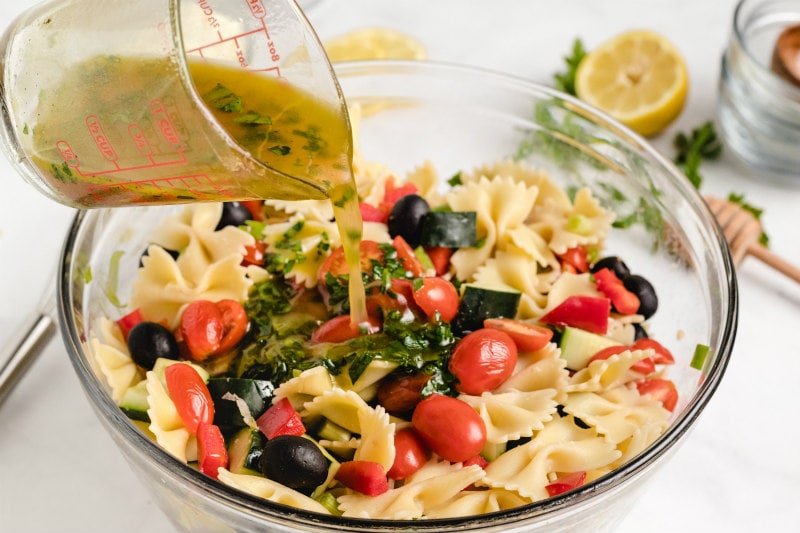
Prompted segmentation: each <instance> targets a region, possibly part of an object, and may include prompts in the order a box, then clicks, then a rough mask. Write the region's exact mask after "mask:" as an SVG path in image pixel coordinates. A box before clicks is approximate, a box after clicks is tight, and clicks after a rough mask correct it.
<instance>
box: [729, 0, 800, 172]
mask: <svg viewBox="0 0 800 533" xmlns="http://www.w3.org/2000/svg"><path fill="white" fill-rule="evenodd" d="M795 25H800V1H799V0H741V1H740V2H739V3H738V5H737V6H736V10H735V12H734V15H733V28H732V31H731V36H730V41H729V42H728V47H727V49H726V50H725V53H724V55H723V57H722V69H721V74H720V96H719V104H718V105H719V122H720V129H721V132H722V134H723V136H724V138H725V140H726V142H727V148H729V149H730V150H731V151H732V152H733V153H735V154H736V155H737V156H739V157H740V158H741V159H742V160H743V161H744V162H745V163H747V164H748V165H750V166H752V167H754V168H755V169H757V170H758V171H759V174H758V176H759V177H768V178H773V179H776V180H778V181H782V182H785V183H790V184H795V185H800V87H798V86H796V85H793V84H792V83H791V82H789V81H787V80H785V79H784V78H782V77H781V76H779V75H778V74H776V73H775V72H774V71H773V69H772V67H771V64H772V60H773V53H774V49H775V44H776V41H777V39H778V36H779V35H780V34H781V32H783V31H784V30H786V29H787V28H789V27H791V26H795Z"/></svg>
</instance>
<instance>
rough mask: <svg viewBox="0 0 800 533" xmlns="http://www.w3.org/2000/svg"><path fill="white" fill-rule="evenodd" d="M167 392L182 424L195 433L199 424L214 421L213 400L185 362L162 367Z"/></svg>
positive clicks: (193, 370) (201, 380) (200, 380)
mask: <svg viewBox="0 0 800 533" xmlns="http://www.w3.org/2000/svg"><path fill="white" fill-rule="evenodd" d="M164 380H165V381H166V384H167V392H169V397H170V398H171V399H172V403H174V404H175V410H176V411H177V412H178V416H179V417H180V419H181V421H182V422H183V425H184V426H186V429H187V430H189V433H192V434H196V433H197V428H198V426H200V425H201V424H212V423H213V422H214V402H213V401H212V400H211V393H209V392H208V387H207V386H206V382H205V381H203V378H201V377H200V374H198V373H197V370H195V369H194V368H192V367H191V365H189V364H186V363H173V364H171V365H169V366H168V367H166V368H165V369H164Z"/></svg>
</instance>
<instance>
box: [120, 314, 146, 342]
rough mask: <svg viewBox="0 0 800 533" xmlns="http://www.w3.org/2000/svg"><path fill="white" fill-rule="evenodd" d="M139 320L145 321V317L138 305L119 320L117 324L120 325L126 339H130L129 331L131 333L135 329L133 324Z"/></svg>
mask: <svg viewBox="0 0 800 533" xmlns="http://www.w3.org/2000/svg"><path fill="white" fill-rule="evenodd" d="M139 322H144V318H142V310H141V309H139V308H138V307H137V308H136V309H134V310H133V311H131V312H130V313H128V314H127V315H125V316H124V317H122V318H120V319H119V320H117V325H118V326H119V330H120V331H121V332H122V337H123V338H124V339H125V341H127V340H128V333H130V331H131V330H132V329H133V326H135V325H136V324H138V323H139Z"/></svg>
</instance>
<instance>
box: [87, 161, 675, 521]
mask: <svg viewBox="0 0 800 533" xmlns="http://www.w3.org/2000/svg"><path fill="white" fill-rule="evenodd" d="M354 163H355V174H356V182H357V188H358V191H359V195H360V201H361V212H362V217H363V219H364V236H363V241H362V244H361V247H360V253H361V264H362V277H363V279H364V284H365V287H366V290H367V302H368V315H369V320H368V321H367V322H365V323H362V324H355V325H353V324H351V323H350V316H349V305H348V300H347V270H346V268H345V266H344V257H343V253H342V251H341V242H340V239H339V236H338V233H337V229H336V225H335V223H334V222H333V221H332V210H331V208H330V206H329V205H328V204H327V203H326V202H318V201H302V202H281V201H264V202H241V203H240V202H230V203H226V204H192V205H188V206H186V207H185V208H183V210H182V211H181V212H180V214H179V215H177V216H175V217H173V218H171V219H169V220H167V221H166V222H165V223H164V224H163V225H162V226H161V227H160V228H159V229H158V230H157V231H156V232H155V234H154V235H153V236H152V241H151V242H152V244H151V245H150V246H149V247H148V249H147V250H146V251H145V253H144V255H143V257H142V259H141V266H140V268H139V271H138V277H137V279H136V280H135V282H134V284H133V287H132V295H131V301H130V309H131V311H130V312H129V313H128V314H125V315H124V316H120V317H108V318H107V319H103V320H102V323H101V324H100V325H99V328H98V330H99V334H98V335H97V336H96V337H95V338H93V339H92V340H91V344H92V352H93V354H94V357H95V359H96V361H97V363H98V367H99V368H100V369H101V372H102V373H103V376H104V378H105V379H106V381H107V383H108V385H109V389H110V391H111V394H112V397H113V398H114V400H115V401H117V403H119V405H120V407H121V408H122V409H123V410H124V411H125V412H126V413H127V414H128V416H129V417H130V418H131V419H132V420H133V421H134V422H135V423H136V424H137V425H138V426H139V428H140V429H141V430H142V431H143V432H145V433H146V434H147V435H148V436H150V437H151V438H152V439H153V440H154V441H155V442H157V443H158V445H159V446H161V447H162V448H163V449H164V450H165V451H167V452H168V453H170V454H171V455H173V456H174V457H175V458H176V459H178V460H180V461H182V462H185V463H187V464H189V465H192V466H193V467H195V468H197V469H198V470H200V471H202V472H204V473H205V474H207V475H209V476H211V477H214V478H216V479H218V480H219V481H220V482H221V483H224V484H226V485H229V486H231V487H234V488H236V489H240V490H242V491H244V492H247V493H250V494H253V495H256V496H259V497H262V498H265V499H267V500H271V501H274V502H277V503H281V504H285V505H290V506H294V507H298V508H301V509H305V510H309V511H313V512H318V513H325V514H335V515H342V516H347V517H360V518H371V519H424V518H445V517H460V516H466V515H474V514H481V513H487V512H493V511H499V510H504V509H509V508H513V507H517V506H521V505H525V504H528V503H531V502H535V501H538V500H542V499H546V498H548V497H552V496H554V495H557V494H560V493H563V492H566V491H569V490H572V489H574V488H576V487H578V486H581V485H582V484H585V483H588V482H590V481H592V480H594V479H597V478H599V477H601V476H603V475H604V474H606V473H608V472H611V471H613V470H614V469H615V468H617V467H619V466H620V465H622V464H623V463H625V462H626V461H628V460H629V459H631V458H632V457H634V456H635V455H636V454H638V453H639V452H641V451H642V450H644V449H645V448H646V447H647V446H648V445H649V444H651V443H652V442H653V441H654V440H655V439H656V438H657V437H658V436H659V435H660V434H661V433H662V432H663V431H664V430H665V429H666V428H667V426H668V425H669V421H670V412H671V411H672V410H673V409H674V408H675V405H676V402H677V400H678V398H677V392H676V390H675V386H674V385H673V384H672V382H671V381H669V380H668V379H667V378H666V376H665V368H666V367H667V366H668V365H669V364H671V363H672V362H673V357H672V354H670V353H669V351H668V350H667V349H666V348H664V346H662V345H661V344H660V343H658V342H657V341H656V340H654V339H651V338H650V337H649V335H648V331H647V319H648V318H649V317H650V316H651V315H652V314H653V313H654V312H656V309H657V298H656V295H655V292H654V290H653V288H652V285H650V284H649V282H647V280H646V279H644V278H643V277H641V276H639V275H637V274H635V273H632V272H631V271H630V270H629V268H628V266H627V265H626V264H625V263H624V261H622V260H621V259H620V258H617V257H604V256H603V244H604V240H605V238H606V236H607V234H608V232H609V230H610V228H611V224H612V222H613V220H614V216H613V214H612V213H610V212H608V211H606V210H604V209H603V208H602V207H601V206H600V204H599V202H598V201H597V199H596V198H594V197H593V195H592V193H591V192H590V191H589V190H588V189H580V190H577V191H574V194H568V193H567V192H566V191H564V190H562V189H561V188H560V187H558V186H557V185H556V184H555V183H554V182H553V181H551V180H550V179H549V178H548V176H547V175H546V174H544V173H542V172H539V171H536V170H533V169H531V168H527V167H526V166H524V165H523V164H520V163H516V162H510V161H500V162H497V163H494V164H487V165H485V166H483V167H480V168H476V169H472V170H465V171H463V172H461V173H459V174H458V175H456V176H452V177H450V179H448V180H445V179H442V178H440V177H439V176H438V175H437V173H436V170H435V169H434V167H433V165H432V164H429V163H426V164H423V165H421V166H420V167H418V168H416V169H415V170H414V171H412V172H410V173H409V174H408V175H407V176H405V177H403V178H402V179H401V177H399V176H397V175H396V174H395V173H393V172H392V171H391V170H390V169H388V168H385V167H384V166H382V165H379V164H376V163H372V162H368V161H365V160H363V159H362V158H360V157H357V158H356V160H355V162H354ZM443 182H447V183H448V184H449V186H448V187H447V188H446V189H444V190H443V189H442V188H441V186H440V184H441V183H443Z"/></svg>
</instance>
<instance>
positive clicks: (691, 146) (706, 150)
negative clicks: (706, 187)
mask: <svg viewBox="0 0 800 533" xmlns="http://www.w3.org/2000/svg"><path fill="white" fill-rule="evenodd" d="M672 144H673V146H674V147H675V149H676V150H677V155H676V156H675V164H676V165H678V168H680V169H681V170H682V171H683V173H684V174H686V177H687V178H689V181H690V182H691V183H692V185H694V187H695V189H700V185H701V184H702V183H703V177H702V176H701V175H700V170H699V169H700V163H702V162H703V160H705V159H708V160H714V159H719V156H720V155H721V154H722V142H721V141H720V139H719V137H718V136H717V132H716V131H715V130H714V124H713V123H712V122H711V121H707V122H704V123H703V124H702V125H701V126H700V127H698V128H695V129H693V130H692V131H691V133H689V135H687V134H685V133H683V132H679V133H678V134H677V135H675V138H674V139H673V141H672Z"/></svg>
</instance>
